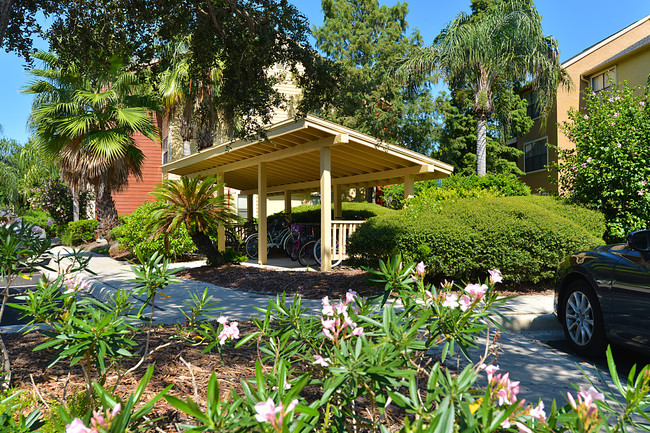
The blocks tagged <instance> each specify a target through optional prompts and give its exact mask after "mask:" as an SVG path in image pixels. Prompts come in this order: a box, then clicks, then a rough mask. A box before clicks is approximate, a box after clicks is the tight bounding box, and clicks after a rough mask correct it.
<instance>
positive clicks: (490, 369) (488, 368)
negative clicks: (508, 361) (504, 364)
mask: <svg viewBox="0 0 650 433" xmlns="http://www.w3.org/2000/svg"><path fill="white" fill-rule="evenodd" d="M479 368H480V369H481V370H484V371H485V373H486V374H487V380H488V382H492V377H494V373H496V372H497V371H499V366H498V365H492V364H490V365H485V364H481V366H480V367H479Z"/></svg>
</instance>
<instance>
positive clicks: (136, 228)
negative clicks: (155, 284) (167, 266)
mask: <svg viewBox="0 0 650 433" xmlns="http://www.w3.org/2000/svg"><path fill="white" fill-rule="evenodd" d="M161 206H165V204H164V203H163V202H160V201H157V202H147V203H145V204H143V205H142V206H140V207H139V208H137V209H136V210H134V211H133V213H131V214H130V215H124V216H123V217H122V220H123V221H124V224H123V225H121V226H118V227H115V228H114V229H113V230H111V232H110V237H111V238H112V239H115V240H116V241H117V242H118V243H119V244H120V247H122V248H126V249H127V250H129V251H130V252H131V253H132V255H133V256H134V257H135V256H137V255H138V253H144V256H145V257H149V256H151V255H153V253H155V252H159V253H160V254H164V255H165V257H167V258H169V259H172V260H174V259H178V258H180V257H182V256H183V255H184V254H188V253H192V252H194V251H195V249H196V248H195V246H194V243H193V242H192V239H191V238H190V235H189V234H188V233H187V229H186V228H185V226H182V227H180V228H179V229H178V230H177V231H175V232H172V233H170V235H169V251H168V252H165V242H164V236H163V235H159V236H155V237H154V236H153V233H154V232H153V231H152V230H151V229H149V228H148V225H149V222H150V220H151V213H152V212H153V211H155V210H157V209H159V208H160V207H161Z"/></svg>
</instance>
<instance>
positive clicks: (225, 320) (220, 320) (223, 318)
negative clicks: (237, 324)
mask: <svg viewBox="0 0 650 433" xmlns="http://www.w3.org/2000/svg"><path fill="white" fill-rule="evenodd" d="M217 322H218V323H219V324H220V325H224V326H225V325H226V324H227V323H228V316H219V318H218V319H217Z"/></svg>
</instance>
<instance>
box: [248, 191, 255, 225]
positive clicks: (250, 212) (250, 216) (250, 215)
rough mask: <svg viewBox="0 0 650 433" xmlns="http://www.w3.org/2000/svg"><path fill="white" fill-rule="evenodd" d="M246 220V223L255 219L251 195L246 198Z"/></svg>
mask: <svg viewBox="0 0 650 433" xmlns="http://www.w3.org/2000/svg"><path fill="white" fill-rule="evenodd" d="M246 218H247V219H248V221H253V220H254V219H255V205H254V204H253V194H248V195H247V196H246Z"/></svg>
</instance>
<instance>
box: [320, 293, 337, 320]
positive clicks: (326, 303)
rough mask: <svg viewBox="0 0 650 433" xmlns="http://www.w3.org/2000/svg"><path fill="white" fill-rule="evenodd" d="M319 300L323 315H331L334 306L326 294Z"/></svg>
mask: <svg viewBox="0 0 650 433" xmlns="http://www.w3.org/2000/svg"><path fill="white" fill-rule="evenodd" d="M321 302H322V303H323V309H322V311H321V312H322V313H323V315H324V316H333V315H334V308H333V307H332V304H330V299H329V298H328V297H327V296H325V297H324V298H323V300H322V301H321Z"/></svg>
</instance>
